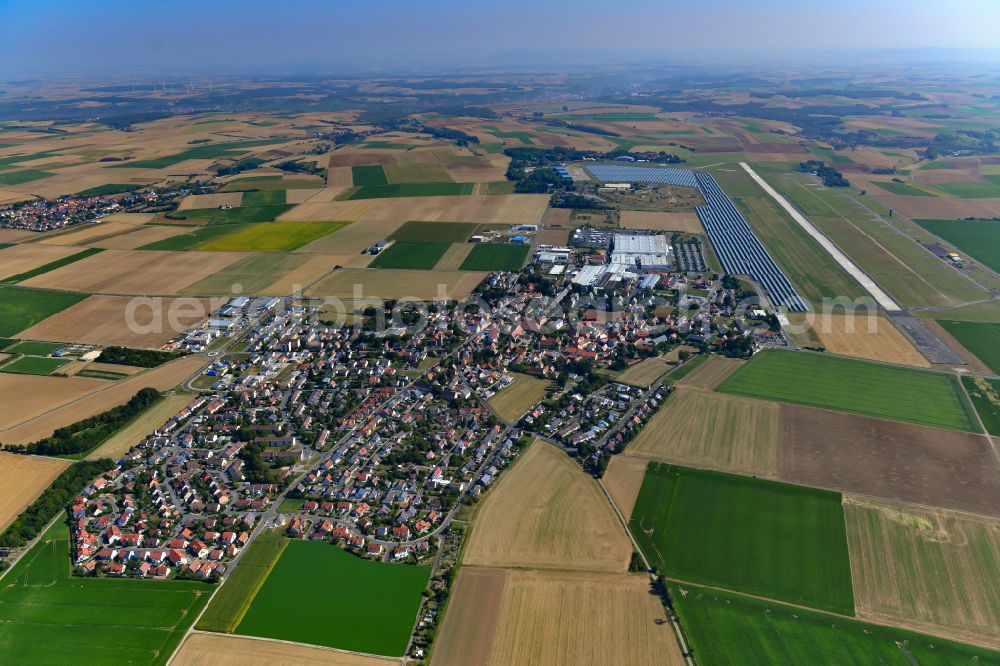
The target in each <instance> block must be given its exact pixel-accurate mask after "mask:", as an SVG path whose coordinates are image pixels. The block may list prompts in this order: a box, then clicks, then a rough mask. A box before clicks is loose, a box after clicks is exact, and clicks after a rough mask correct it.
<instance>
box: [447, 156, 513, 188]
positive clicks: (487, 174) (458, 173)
mask: <svg viewBox="0 0 1000 666" xmlns="http://www.w3.org/2000/svg"><path fill="white" fill-rule="evenodd" d="M444 168H445V171H447V172H448V175H449V176H451V178H452V180H454V181H455V182H456V183H492V182H494V181H497V180H503V179H504V177H505V176H506V172H507V169H506V167H501V166H498V165H495V164H491V163H489V162H485V161H484V162H483V163H481V164H474V163H473V164H446V165H445V167H444Z"/></svg>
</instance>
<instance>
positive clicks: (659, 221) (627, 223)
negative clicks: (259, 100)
mask: <svg viewBox="0 0 1000 666" xmlns="http://www.w3.org/2000/svg"><path fill="white" fill-rule="evenodd" d="M619 224H620V225H621V227H622V228H623V229H649V230H651V231H680V232H682V233H687V234H703V233H705V229H704V227H702V226H701V222H700V221H699V220H698V216H697V215H696V214H694V213H666V212H659V211H644V210H623V211H622V212H621V214H620V217H619Z"/></svg>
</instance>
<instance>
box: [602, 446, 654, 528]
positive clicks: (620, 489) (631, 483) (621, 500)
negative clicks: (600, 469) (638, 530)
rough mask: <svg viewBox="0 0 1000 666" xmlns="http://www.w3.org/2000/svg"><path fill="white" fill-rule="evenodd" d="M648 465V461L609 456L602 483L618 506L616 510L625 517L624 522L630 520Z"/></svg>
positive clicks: (629, 457) (630, 457)
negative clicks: (609, 459)
mask: <svg viewBox="0 0 1000 666" xmlns="http://www.w3.org/2000/svg"><path fill="white" fill-rule="evenodd" d="M648 465H649V461H648V460H646V459H645V458H634V457H632V456H611V462H610V463H608V469H607V470H605V472H604V477H603V478H602V482H603V483H604V486H605V487H606V488H607V489H608V492H609V493H610V494H611V498H612V499H613V500H614V501H615V504H616V505H618V510H619V511H621V512H622V515H623V516H625V520H630V519H631V518H632V509H633V508H634V507H635V499H636V498H637V497H638V496H639V489H640V488H641V487H642V480H643V478H644V477H645V476H646V467H647V466H648Z"/></svg>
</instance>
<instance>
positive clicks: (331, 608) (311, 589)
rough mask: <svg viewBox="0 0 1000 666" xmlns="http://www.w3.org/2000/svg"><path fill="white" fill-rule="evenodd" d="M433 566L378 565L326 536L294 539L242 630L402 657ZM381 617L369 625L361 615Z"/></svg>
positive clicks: (267, 581)
mask: <svg viewBox="0 0 1000 666" xmlns="http://www.w3.org/2000/svg"><path fill="white" fill-rule="evenodd" d="M429 577H430V567H416V566H400V565H398V564H390V563H387V562H372V561H370V560H364V559H361V558H359V557H357V556H356V555H352V554H350V553H348V552H346V551H344V550H341V549H340V548H338V547H336V546H334V545H332V544H330V543H328V542H320V541H301V540H293V541H291V542H290V543H289V544H288V545H287V546H286V547H285V550H284V551H283V552H282V553H281V557H279V558H278V562H277V564H275V565H274V568H273V569H271V573H270V574H268V576H267V580H265V581H264V585H263V586H262V587H261V588H260V591H258V592H257V594H256V596H255V597H254V598H253V601H252V602H251V603H250V608H249V609H248V610H247V612H246V615H244V616H243V620H242V621H241V622H240V624H239V626H238V627H237V628H236V633H238V634H243V635H246V636H260V637H263V638H276V639H280V640H288V641H294V642H297V643H306V644H310V645H324V646H327V647H332V648H339V649H342V650H350V651H352V652H363V653H366V654H379V655H387V656H402V655H403V653H404V652H405V651H406V644H407V642H408V641H409V638H410V631H411V630H412V629H413V624H414V622H416V619H417V609H418V607H419V606H420V599H421V593H422V592H423V591H424V588H425V587H426V586H427V580H428V578H429ZM364 617H370V618H377V621H372V622H362V621H359V619H360V618H364Z"/></svg>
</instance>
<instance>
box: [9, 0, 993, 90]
mask: <svg viewBox="0 0 1000 666" xmlns="http://www.w3.org/2000/svg"><path fill="white" fill-rule="evenodd" d="M831 9H833V11H831ZM195 17H197V18H195ZM0 18H2V19H3V20H2V21H0V77H5V78H15V77H22V76H63V75H65V76H75V75H81V74H86V75H89V76H95V75H141V74H150V75H163V74H171V73H180V72H183V73H208V74H212V73H226V72H233V73H236V72H274V71H295V72H301V71H347V70H356V71H359V72H367V71H371V70H373V69H388V68H393V69H396V70H406V69H416V68H421V67H424V68H432V67H437V68H441V67H448V68H452V69H456V68H461V67H476V66H496V65H505V64H525V63H528V62H531V63H533V64H536V65H538V64H544V62H541V63H539V62H538V60H539V59H541V60H543V61H544V60H546V58H552V60H551V62H552V63H556V62H559V63H566V62H572V61H580V62H582V61H586V60H593V61H600V60H608V59H609V58H613V57H618V58H622V57H628V58H631V59H637V58H657V57H659V58H665V57H678V56H689V57H691V58H692V59H706V60H725V59H736V58H740V59H744V58H765V57H771V58H775V57H777V58H781V57H785V58H787V57H788V55H789V54H790V53H795V54H797V56H799V57H804V58H808V57H815V56H816V55H817V54H822V53H823V52H831V51H837V52H840V53H845V52H846V53H850V52H851V51H861V50H865V51H867V50H870V49H907V50H914V49H949V50H951V49H1000V32H998V31H997V29H996V27H997V26H998V25H1000V3H997V2H993V1H991V0H959V1H957V2H952V3H947V4H946V3H941V2H937V1H932V0H909V1H903V0H884V1H883V2H880V3H877V4H873V3H869V2H864V1H862V0H843V1H842V2H840V3H839V4H838V5H837V6H836V7H835V8H833V7H831V6H829V5H822V6H820V5H807V4H803V3H800V2H795V1H793V0H764V1H762V2H753V3H751V2H746V1H745V0H718V1H717V2H715V3H713V5H712V6H711V7H710V8H706V7H703V6H699V5H697V4H694V3H684V4H682V3H664V2H658V1H656V0H634V1H632V2H626V3H619V4H616V5H609V4H608V3H606V2H597V1H596V0H576V1H575V2H573V3H568V2H563V1H559V2H547V3H544V4H540V3H537V2H526V1H525V0H510V1H509V2H506V3H504V4H503V5H502V6H499V7H497V6H484V5H482V4H481V3H469V2H457V1H455V0H440V1H437V2H434V3H432V4H429V5H425V4H420V5H416V4H414V3H409V2H403V1H402V0H385V1H383V2H379V3H361V4H349V3H344V2H334V3H318V2H314V1H308V0H289V1H286V2H282V3H280V4H275V3H268V2H261V1H260V0H249V1H245V2H232V1H231V0H225V1H223V2H217V3H212V4H205V3H195V2H191V1H190V0H179V1H176V2H171V3H169V5H166V6H153V5H144V4H140V3H127V2H121V1H120V0H105V1H95V2H90V3H86V4H81V3H75V2H67V1H65V0H54V1H50V2H43V3H34V2H24V1H21V0H15V1H9V2H2V1H0ZM693 28H697V29H693ZM907 57H910V56H909V55H908V56H907ZM988 57H990V59H993V57H992V54H988ZM998 60H1000V58H998Z"/></svg>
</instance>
